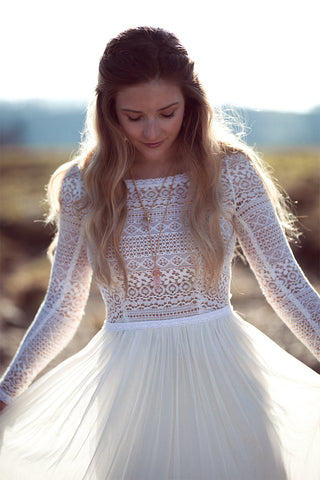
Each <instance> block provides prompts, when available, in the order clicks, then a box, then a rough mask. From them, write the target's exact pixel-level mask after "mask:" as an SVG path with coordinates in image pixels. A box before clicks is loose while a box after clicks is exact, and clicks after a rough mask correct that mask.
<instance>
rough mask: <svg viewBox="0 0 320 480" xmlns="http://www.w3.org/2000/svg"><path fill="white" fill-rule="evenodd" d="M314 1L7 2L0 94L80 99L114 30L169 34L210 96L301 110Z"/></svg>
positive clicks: (311, 100)
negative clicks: (144, 28)
mask: <svg viewBox="0 0 320 480" xmlns="http://www.w3.org/2000/svg"><path fill="white" fill-rule="evenodd" d="M317 3H318V1H317V0H303V1H302V0H299V1H296V0H262V1H260V0H220V1H219V2H217V1H213V0H196V1H194V0H193V1H190V0H184V1H180V0H154V1H152V0H121V1H117V0H113V1H112V2H111V1H110V0H104V1H100V0H86V1H83V0H55V1H53V0H52V1H47V0H41V1H38V0H28V1H27V2H26V1H25V0H5V1H4V2H3V4H2V9H1V19H2V22H1V31H0V42H1V43H0V44H1V51H0V68H1V74H0V100H10V101H12V100H31V99H38V100H45V101H55V102H59V103H64V102H67V103H73V102H75V103H80V104H82V103H86V102H87V101H88V100H89V99H90V98H91V97H92V95H93V91H94V87H95V83H96V79H97V71H98V63H99V58H100V56H101V55H102V53H103V51H104V48H105V45H106V43H107V42H108V41H109V40H110V39H111V38H112V37H113V36H115V35H117V34H118V33H119V32H121V31H123V30H125V29H127V28H131V27H137V26H141V25H150V26H157V27H162V28H165V29H166V30H169V31H172V32H174V33H175V34H176V35H177V36H178V37H179V38H180V40H181V41H182V43H183V44H184V46H185V47H186V48H187V50H188V52H189V55H190V57H191V58H192V59H193V60H194V61H195V65H196V71H197V72H198V74H199V78H200V80H201V81H202V83H203V85H204V87H205V89H206V91H207V93H208V96H209V99H210V101H211V102H212V103H213V104H214V105H215V104H216V105H221V104H232V105H235V106H238V107H244V108H246V107H247V108H248V107H249V108H254V109H256V110H263V109H268V110H280V111H296V112H306V111H309V110H310V109H313V108H314V107H316V106H318V105H320V91H319V90H320V89H319V85H320V66H319V65H320V62H319V36H318V35H319V26H318V21H319V7H318V6H317Z"/></svg>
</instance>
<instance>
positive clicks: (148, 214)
mask: <svg viewBox="0 0 320 480" xmlns="http://www.w3.org/2000/svg"><path fill="white" fill-rule="evenodd" d="M169 173H170V170H169V172H168V173H167V175H166V177H165V178H164V180H163V182H162V185H161V187H160V189H159V191H158V193H157V195H156V198H155V199H154V200H153V202H152V205H151V207H150V208H149V210H147V209H146V207H145V205H144V203H143V201H142V198H141V196H140V193H139V190H138V187H137V184H136V181H135V179H134V176H133V174H132V170H131V169H130V175H131V179H132V181H133V184H134V188H135V190H136V192H137V195H138V198H139V202H140V205H141V207H142V210H143V211H144V218H145V220H146V221H147V224H148V225H149V223H150V222H151V210H152V209H153V207H154V206H155V204H156V202H157V200H158V198H159V196H160V193H161V192H162V190H163V188H164V186H165V184H166V181H167V180H168V177H169Z"/></svg>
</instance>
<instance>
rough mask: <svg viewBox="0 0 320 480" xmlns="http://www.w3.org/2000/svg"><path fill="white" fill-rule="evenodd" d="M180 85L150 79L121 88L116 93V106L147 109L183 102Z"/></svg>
mask: <svg viewBox="0 0 320 480" xmlns="http://www.w3.org/2000/svg"><path fill="white" fill-rule="evenodd" d="M183 101H184V99H183V94H182V91H181V89H180V87H179V86H178V85H176V84H174V83H171V82H169V81H166V80H150V81H149V82H145V83H139V84H137V85H132V86H130V87H125V88H123V89H121V90H120V91H119V92H118V93H117V95H116V106H117V108H120V109H124V108H131V109H134V110H140V111H147V110H150V109H156V110H158V109H161V108H163V107H165V106H166V105H170V104H172V103H176V102H179V103H183Z"/></svg>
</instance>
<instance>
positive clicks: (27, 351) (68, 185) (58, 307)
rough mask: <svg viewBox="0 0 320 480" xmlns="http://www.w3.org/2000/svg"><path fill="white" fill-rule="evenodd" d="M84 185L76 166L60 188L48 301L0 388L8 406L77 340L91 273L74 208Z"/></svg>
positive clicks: (27, 334) (29, 331)
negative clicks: (56, 237)
mask: <svg viewBox="0 0 320 480" xmlns="http://www.w3.org/2000/svg"><path fill="white" fill-rule="evenodd" d="M82 194H83V186H82V183H81V181H80V172H79V170H78V168H77V167H72V168H71V169H70V170H69V172H67V174H66V176H65V178H64V180H63V182H62V187H61V193H60V201H61V213H60V224H59V235H58V243H57V248H56V252H55V259H54V263H53V266H52V271H51V277H50V282H49V287H48V291H47V294H46V297H45V299H44V301H43V303H42V305H41V306H40V309H39V311H38V313H37V315H36V317H35V319H34V321H33V323H32V324H31V326H30V328H29V329H28V331H27V333H26V335H25V336H24V338H23V340H22V342H21V344H20V347H19V349H18V351H17V353H16V355H15V357H14V359H13V361H12V363H11V365H10V366H9V368H8V369H7V371H6V373H5V374H4V377H3V379H2V381H1V384H0V400H2V401H3V402H5V403H9V402H10V400H11V399H12V398H13V397H16V396H18V395H19V394H20V393H21V392H22V391H23V390H25V389H26V388H27V387H28V386H29V384H30V383H31V382H32V380H33V379H34V378H35V376H36V375H37V374H38V373H39V372H40V371H41V370H42V369H43V368H44V367H45V366H46V365H47V364H48V363H49V361H50V360H52V359H53V358H54V357H55V356H56V355H57V354H58V353H59V352H60V351H61V350H62V349H63V347H65V346H66V344H67V343H68V342H69V341H70V340H71V338H72V336H73V335H74V333H75V331H76V329H77V326H78V324H79V322H80V319H81V317H82V314H83V310H84V307H85V304H86V301H87V297H88V292H89V286H90V281H91V268H90V266H89V263H88V259H87V253H86V243H85V240H84V232H83V228H82V222H81V215H80V214H79V211H78V212H77V209H76V208H75V201H77V200H80V199H81V196H82Z"/></svg>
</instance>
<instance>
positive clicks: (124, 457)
mask: <svg viewBox="0 0 320 480" xmlns="http://www.w3.org/2000/svg"><path fill="white" fill-rule="evenodd" d="M93 117H94V127H93V130H92V131H93V134H91V136H90V135H88V136H87V142H86V144H85V147H84V149H83V151H82V152H81V154H80V155H79V157H78V158H77V159H76V161H74V162H72V164H68V165H66V166H64V167H62V168H61V169H60V170H59V171H58V172H56V174H55V175H54V177H53V179H52V181H51V184H50V190H49V193H50V198H51V204H52V216H51V218H52V217H53V216H55V215H56V216H57V217H58V226H59V235H58V239H57V244H56V250H55V258H54V264H53V269H52V275H51V279H50V285H49V289H48V293H47V296H46V298H45V300H44V303H43V304H42V306H41V308H40V310H39V312H38V314H37V317H36V318H35V320H34V322H33V324H32V326H31V327H30V329H29V331H28V332H27V334H26V337H25V339H24V340H23V342H22V344H21V346H20V349H19V351H18V353H17V354H16V357H15V359H14V360H13V362H12V364H11V366H10V367H9V369H8V371H7V373H6V374H5V376H4V378H3V380H2V383H1V397H0V398H1V400H2V405H3V406H5V405H6V404H9V403H10V405H8V406H7V407H6V408H5V409H4V411H3V413H2V415H1V420H0V422H1V427H2V431H3V447H2V453H1V455H0V473H2V475H3V477H4V478H8V479H14V478H19V474H21V475H22V474H23V478H24V479H28V478H30V479H31V478H32V480H34V479H37V478H39V479H40V478H41V479H42V478H46V479H51V478H52V479H57V478H58V479H68V480H70V479H77V480H79V479H99V480H100V479H126V480H127V479H130V480H131V479H139V480H141V479H159V480H160V479H161V480H164V479H181V480H186V479H205V480H207V479H211V478H212V479H219V480H234V479H240V480H248V479H257V478H259V479H260V480H262V479H264V480H271V479H272V480H276V479H277V480H278V479H295V480H296V479H300V478H302V477H303V478H304V479H306V478H308V479H312V478H317V474H318V468H319V465H318V464H317V458H318V452H317V447H318V446H319V431H318V430H317V428H318V427H317V423H318V422H317V418H318V417H319V405H320V402H319V400H320V393H319V389H320V386H319V385H320V384H319V379H318V376H317V374H315V373H314V372H313V371H311V370H310V369H308V368H307V367H306V366H304V365H302V364H301V363H300V362H298V361H297V360H295V359H294V358H293V357H291V356H290V355H288V354H287V353H286V352H284V351H283V350H282V349H280V347H278V346H276V345H275V344H274V343H273V342H272V341H271V340H269V339H268V338H267V337H266V336H265V335H263V334H262V333H260V332H258V331H257V330H256V329H255V328H254V327H252V326H250V325H248V324H246V323H245V322H244V321H243V320H242V319H241V318H239V317H238V316H237V314H236V313H235V312H234V311H233V310H232V308H231V306H230V303H229V283H230V262H231V259H232V256H233V251H234V247H235V238H236V236H237V237H238V239H239V240H240V243H241V245H242V248H243V250H244V252H245V254H246V256H247V258H248V260H249V262H250V264H251V266H252V268H253V270H254V271H255V274H256V276H257V278H258V280H259V282H260V285H261V288H262V289H263V291H264V293H265V295H266V297H267V299H268V301H269V302H270V303H271V305H272V306H273V307H274V309H275V310H276V311H277V312H278V314H279V315H280V316H281V318H282V319H283V320H284V321H285V322H286V323H287V324H288V325H289V327H290V328H291V329H292V331H293V332H294V333H295V334H296V335H297V336H298V337H299V338H300V339H301V340H302V341H303V342H304V343H305V344H306V345H307V346H308V347H309V349H310V350H311V351H313V353H314V354H315V355H318V356H319V354H320V326H319V311H320V301H319V297H318V296H317V294H316V292H315V291H314V290H313V289H312V287H311V286H310V285H309V284H308V282H307V280H306V279H305V277H304V276H303V274H302V272H301V271H300V269H299V267H298V266H297V264H296V263H295V260H294V259H293V257H292V254H291V252H290V249H289V247H288V244H287V241H286V239H285V237H284V235H283V233H282V228H281V226H280V223H282V226H283V228H285V229H286V230H287V231H288V232H290V231H291V233H292V232H293V233H294V230H293V227H292V222H291V218H290V216H289V214H288V213H287V212H286V210H285V208H284V206H283V202H282V200H281V196H280V194H279V193H278V192H277V190H276V188H275V187H274V185H273V183H272V182H271V180H270V179H269V178H268V177H267V175H266V174H265V173H264V171H263V169H262V167H261V164H260V163H259V160H258V159H257V158H256V156H255V155H254V154H253V152H251V151H250V150H249V149H248V148H247V147H245V146H243V145H240V144H239V143H238V142H236V141H235V139H233V138H232V137H229V138H226V137H224V136H223V135H222V133H221V132H220V133H219V131H218V127H217V126H215V127H214V128H213V129H211V128H210V118H211V114H210V108H209V106H208V103H207V100H206V97H205V94H204V92H203V90H202V88H201V85H200V83H199V81H198V79H197V76H196V75H195V73H194V70H193V63H192V62H191V61H190V59H189V57H188V55H187V52H186V51H185V49H184V48H183V47H182V46H181V45H180V43H179V42H178V40H177V39H176V37H175V36H174V35H172V34H169V33H167V32H165V31H163V30H161V29H151V28H138V29H132V30H129V31H126V32H124V33H123V34H121V35H119V36H118V37H117V38H115V39H113V40H111V42H110V43H109V44H108V45H107V47H106V50H105V52H104V55H103V57H102V58H101V61H100V67H99V79H98V86H97V89H96V105H95V108H94V112H93ZM89 118H91V117H90V115H89ZM58 197H59V201H58V200H57V198H58ZM58 210H60V211H59V212H58ZM275 210H276V211H277V213H278V216H277V215H276V213H275ZM58 213H59V215H58ZM279 219H280V221H279ZM92 271H93V273H94V276H95V278H96V279H97V281H98V282H99V285H100V288H101V293H102V296H103V298H104V300H105V302H106V306H107V310H108V318H107V320H106V322H105V324H104V326H103V328H102V329H101V331H100V332H99V333H98V334H97V335H96V336H95V337H94V338H93V339H92V341H91V342H90V343H89V344H88V345H87V347H85V348H84V349H83V350H82V351H80V352H79V353H78V354H76V355H75V356H73V357H71V358H70V359H68V360H67V361H65V362H63V363H62V364H61V365H60V366H58V367H57V368H55V369H54V370H52V371H51V372H49V373H48V374H47V375H45V376H44V377H42V378H40V379H39V380H38V381H36V382H35V383H34V384H33V385H32V386H31V387H30V388H29V389H27V387H28V385H29V384H30V383H31V381H32V379H33V378H34V377H35V375H36V374H37V373H38V371H39V370H40V369H42V368H43V367H44V366H45V365H46V364H47V362H48V361H49V360H50V359H51V358H52V357H53V356H54V355H56V354H57V353H58V351H60V349H61V348H62V347H63V346H64V345H65V344H66V343H67V342H68V341H69V339H70V338H71V337H72V335H73V333H74V331H75V329H76V328H77V325H78V323H79V320H80V318H81V316H82V313H83V309H84V306H85V303H86V299H87V295H88V290H89V284H90V279H91V273H92ZM22 392H23V393H22ZM11 400H12V401H11Z"/></svg>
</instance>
